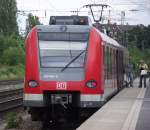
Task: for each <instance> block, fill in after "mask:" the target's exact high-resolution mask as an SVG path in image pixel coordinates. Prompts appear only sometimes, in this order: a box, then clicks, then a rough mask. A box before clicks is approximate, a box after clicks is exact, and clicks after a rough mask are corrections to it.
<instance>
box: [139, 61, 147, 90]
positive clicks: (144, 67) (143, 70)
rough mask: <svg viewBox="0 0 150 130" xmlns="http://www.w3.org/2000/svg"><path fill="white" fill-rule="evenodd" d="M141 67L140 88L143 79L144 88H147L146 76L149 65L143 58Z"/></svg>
mask: <svg viewBox="0 0 150 130" xmlns="http://www.w3.org/2000/svg"><path fill="white" fill-rule="evenodd" d="M139 69H140V84H139V88H141V87H142V81H143V80H144V88H146V77H147V70H148V66H147V64H146V63H144V61H143V60H141V61H140V65H139Z"/></svg>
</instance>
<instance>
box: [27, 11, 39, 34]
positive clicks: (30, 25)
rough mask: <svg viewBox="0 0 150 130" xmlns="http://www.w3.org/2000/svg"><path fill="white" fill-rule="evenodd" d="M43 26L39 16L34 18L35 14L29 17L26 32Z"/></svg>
mask: <svg viewBox="0 0 150 130" xmlns="http://www.w3.org/2000/svg"><path fill="white" fill-rule="evenodd" d="M39 24H41V23H40V21H39V18H38V17H37V16H33V14H31V13H30V14H29V15H28V19H27V20H26V31H27V33H29V31H30V30H31V29H32V28H33V27H34V26H35V25H39Z"/></svg>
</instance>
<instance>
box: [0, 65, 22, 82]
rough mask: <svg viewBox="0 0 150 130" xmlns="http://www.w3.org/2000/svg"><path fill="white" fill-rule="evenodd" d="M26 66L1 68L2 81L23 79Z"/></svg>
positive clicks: (0, 78) (0, 76) (0, 77)
mask: <svg viewBox="0 0 150 130" xmlns="http://www.w3.org/2000/svg"><path fill="white" fill-rule="evenodd" d="M23 77H24V65H23V64H19V65H16V66H0V80H6V79H23Z"/></svg>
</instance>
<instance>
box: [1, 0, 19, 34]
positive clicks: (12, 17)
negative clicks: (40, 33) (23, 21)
mask: <svg viewBox="0 0 150 130" xmlns="http://www.w3.org/2000/svg"><path fill="white" fill-rule="evenodd" d="M16 14H17V3H16V0H1V1H0V33H2V34H8V35H9V34H12V33H18V26H17V21H16Z"/></svg>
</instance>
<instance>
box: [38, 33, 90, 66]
mask: <svg viewBox="0 0 150 130" xmlns="http://www.w3.org/2000/svg"><path fill="white" fill-rule="evenodd" d="M53 35H54V37H53ZM60 35H61V34H60ZM60 35H59V33H58V34H56V33H52V35H51V34H50V33H48V34H46V35H43V34H40V35H39V48H40V61H41V67H50V68H63V67H65V66H66V65H67V64H68V63H70V62H71V61H73V60H74V59H75V58H76V59H75V60H74V61H73V62H71V63H70V65H68V66H67V68H70V67H71V68H83V67H84V61H85V54H86V53H85V52H86V48H87V41H88V37H87V35H85V34H83V35H81V36H79V34H77V33H72V34H71V33H70V34H69V33H68V34H66V35H65V34H64V35H61V36H60ZM48 36H49V37H48ZM59 36H60V37H59ZM77 56H78V57H77Z"/></svg>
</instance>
